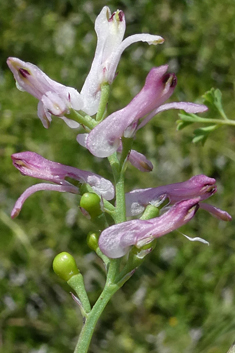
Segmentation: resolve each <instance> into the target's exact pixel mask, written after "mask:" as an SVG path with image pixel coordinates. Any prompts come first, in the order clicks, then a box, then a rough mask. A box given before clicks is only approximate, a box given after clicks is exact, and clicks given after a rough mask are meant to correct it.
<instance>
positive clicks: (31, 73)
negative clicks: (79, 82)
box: [7, 58, 83, 128]
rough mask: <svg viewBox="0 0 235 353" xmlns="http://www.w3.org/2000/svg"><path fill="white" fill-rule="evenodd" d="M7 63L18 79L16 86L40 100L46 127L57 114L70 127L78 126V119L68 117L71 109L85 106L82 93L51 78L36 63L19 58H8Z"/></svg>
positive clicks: (40, 109)
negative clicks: (66, 115)
mask: <svg viewBox="0 0 235 353" xmlns="http://www.w3.org/2000/svg"><path fill="white" fill-rule="evenodd" d="M7 64H8V66H9V68H10V70H11V71H12V73H13V75H14V78H15V80H16V86H17V88H19V90H21V91H27V92H28V93H30V94H31V95H32V96H34V97H35V98H37V99H38V100H39V103H38V117H39V118H40V119H41V121H42V124H43V126H44V127H45V128H48V127H49V125H50V122H51V120H52V119H51V116H52V115H55V116H58V117H60V118H61V119H63V120H64V121H65V122H66V124H67V125H68V126H69V127H72V128H76V127H78V126H79V124H78V123H77V122H76V121H73V120H70V119H68V118H66V117H65V116H64V115H65V114H68V113H69V109H71V108H72V109H75V110H80V109H82V107H83V101H82V98H81V95H80V94H79V93H78V91H77V90H76V89H75V88H72V87H66V86H63V85H62V84H60V83H58V82H56V81H53V80H52V79H50V78H49V77H48V76H47V75H46V74H45V73H44V72H42V71H41V70H40V69H39V68H38V67H37V66H36V65H33V64H31V63H28V62H24V61H22V60H20V59H17V58H8V59H7Z"/></svg>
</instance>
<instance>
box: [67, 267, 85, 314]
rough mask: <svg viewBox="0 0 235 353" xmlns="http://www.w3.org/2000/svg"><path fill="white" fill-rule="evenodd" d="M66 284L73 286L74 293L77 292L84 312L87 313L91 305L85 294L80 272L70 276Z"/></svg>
mask: <svg viewBox="0 0 235 353" xmlns="http://www.w3.org/2000/svg"><path fill="white" fill-rule="evenodd" d="M67 283H68V285H69V286H70V287H71V288H73V290H74V291H75V293H76V294H77V296H78V298H79V299H80V301H81V303H82V306H83V309H84V310H85V312H86V313H89V312H90V311H91V305H90V301H89V298H88V296H87V292H86V290H85V286H84V281H83V276H82V274H81V273H79V274H77V275H75V276H73V277H71V278H70V279H69V280H68V282H67Z"/></svg>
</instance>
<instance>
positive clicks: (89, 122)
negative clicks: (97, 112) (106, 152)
mask: <svg viewBox="0 0 235 353" xmlns="http://www.w3.org/2000/svg"><path fill="white" fill-rule="evenodd" d="M66 118H68V119H73V120H76V121H77V122H78V123H79V124H81V125H82V126H85V127H88V128H89V129H90V130H92V129H94V127H96V125H97V122H96V121H95V120H94V119H92V118H91V117H90V116H89V115H85V116H83V115H82V114H79V113H78V112H77V111H75V110H73V109H70V114H69V115H66Z"/></svg>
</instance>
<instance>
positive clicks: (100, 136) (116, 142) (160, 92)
mask: <svg viewBox="0 0 235 353" xmlns="http://www.w3.org/2000/svg"><path fill="white" fill-rule="evenodd" d="M167 69H168V66H167V65H163V66H160V67H155V68H153V69H151V70H150V72H149V74H148V75H147V78H146V81H145V84H144V87H143V88H142V90H141V91H140V92H139V93H138V94H137V95H136V96H135V97H134V98H133V99H132V101H131V102H130V103H129V104H128V105H127V106H126V107H124V108H122V109H121V110H118V111H116V112H114V113H112V114H111V115H109V116H108V117H107V118H106V119H105V120H104V121H102V122H101V123H100V124H99V125H97V126H96V127H95V128H94V129H93V130H92V131H91V132H90V133H89V135H88V138H87V143H86V145H87V148H88V149H89V150H90V152H91V153H92V154H93V155H95V156H97V157H102V158H103V157H108V156H110V155H111V154H112V153H114V152H115V151H116V150H117V149H118V147H119V146H120V141H121V137H122V136H125V137H132V136H133V135H134V132H135V131H136V130H138V128H139V127H141V126H143V125H144V124H145V122H147V121H149V120H150V119H151V118H152V117H153V116H154V115H156V114H157V113H159V112H160V111H163V110H167V109H183V110H185V111H186V112H188V113H198V112H203V111H205V110H207V107H206V106H205V105H200V104H193V103H186V102H179V103H168V104H165V105H162V104H163V103H164V102H165V101H166V100H167V99H168V98H169V97H170V96H171V95H172V93H173V91H174V89H175V86H176V76H175V74H168V73H167ZM144 117H145V120H143V121H142V123H141V124H140V126H139V127H138V122H139V120H140V119H141V118H144Z"/></svg>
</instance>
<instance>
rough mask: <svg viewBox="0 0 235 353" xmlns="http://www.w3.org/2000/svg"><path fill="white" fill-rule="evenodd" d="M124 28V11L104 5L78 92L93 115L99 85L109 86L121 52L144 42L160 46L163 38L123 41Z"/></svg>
mask: <svg viewBox="0 0 235 353" xmlns="http://www.w3.org/2000/svg"><path fill="white" fill-rule="evenodd" d="M125 29H126V22H125V16H124V13H123V11H120V10H117V11H115V12H114V13H113V14H111V12H110V9H109V8H108V7H107V6H105V7H103V9H102V10H101V12H100V14H99V15H98V17H97V18H96V21H95V31H96V34H97V47H96V51H95V57H94V59H93V62H92V66H91V69H90V72H89V74H88V76H87V78H86V80H85V83H84V85H83V87H82V90H81V95H82V97H83V100H84V105H85V107H84V109H85V111H86V112H87V113H88V114H90V115H93V114H95V113H96V112H97V110H98V105H99V101H100V91H101V85H102V84H103V83H109V84H111V83H112V82H113V80H114V78H115V75H116V69H117V66H118V63H119V60H120V57H121V55H122V53H123V51H124V50H125V49H126V48H127V47H128V46H129V45H131V44H132V43H136V42H140V41H142V42H147V43H148V44H154V45H156V44H161V43H163V42H164V39H163V38H162V37H160V36H158V35H151V34H148V33H140V34H134V35H132V36H130V37H127V38H125V39H124V40H123V37H124V33H125Z"/></svg>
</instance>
